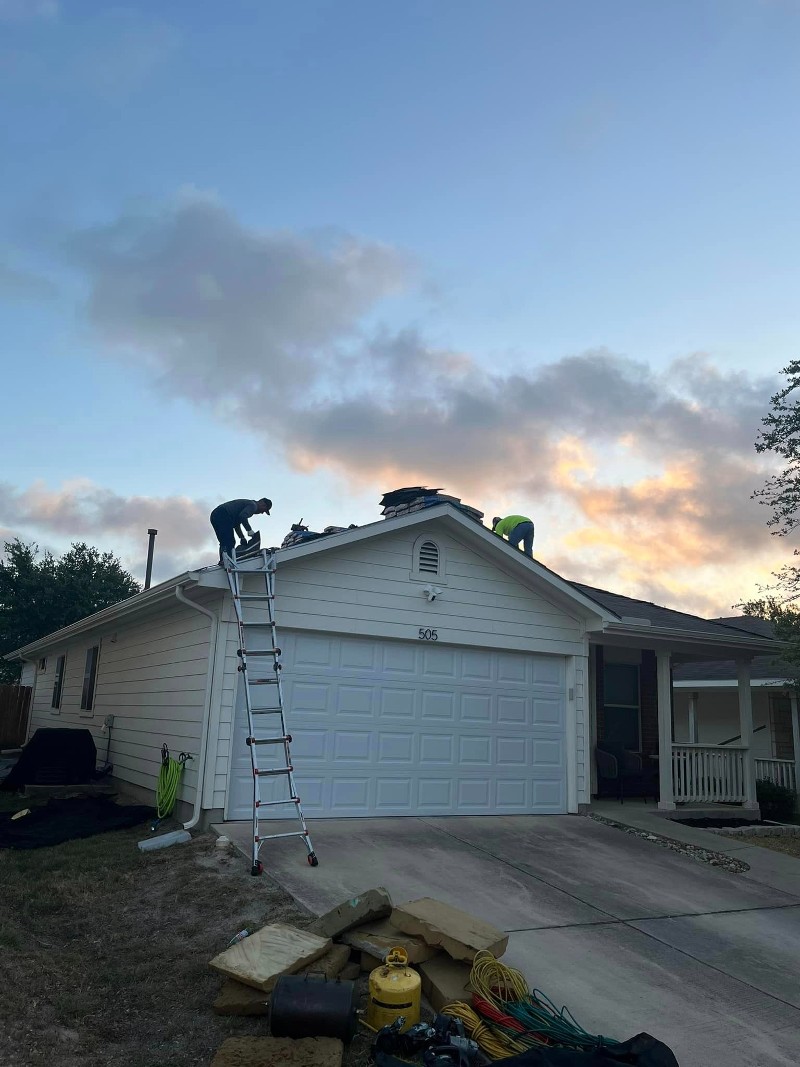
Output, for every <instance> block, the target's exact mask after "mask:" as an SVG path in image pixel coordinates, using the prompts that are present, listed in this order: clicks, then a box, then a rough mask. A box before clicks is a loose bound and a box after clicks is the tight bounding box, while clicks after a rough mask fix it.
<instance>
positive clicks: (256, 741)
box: [245, 734, 292, 745]
mask: <svg viewBox="0 0 800 1067" xmlns="http://www.w3.org/2000/svg"><path fill="white" fill-rule="evenodd" d="M245 742H246V744H248V745H284V744H286V745H290V744H291V743H292V735H291V734H284V736H283V737H247V738H245Z"/></svg>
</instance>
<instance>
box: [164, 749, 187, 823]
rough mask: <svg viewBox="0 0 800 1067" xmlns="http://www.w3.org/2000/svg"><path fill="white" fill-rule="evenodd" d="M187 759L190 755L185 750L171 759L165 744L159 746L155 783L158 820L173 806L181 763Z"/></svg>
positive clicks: (181, 767) (178, 783)
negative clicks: (158, 765)
mask: <svg viewBox="0 0 800 1067" xmlns="http://www.w3.org/2000/svg"><path fill="white" fill-rule="evenodd" d="M187 759H191V756H188V755H187V754H186V753H185V752H181V754H180V756H178V758H177V759H173V758H172V757H171V756H170V754H169V749H168V748H167V746H166V744H164V745H162V746H161V770H160V771H159V772H158V784H157V785H156V808H157V811H158V819H159V822H160V821H161V820H162V819H166V817H167V816H168V815H170V814H171V813H172V809H173V808H174V807H175V801H176V800H177V798H178V786H179V785H180V782H181V775H182V774H183V765H184V763H186V761H187Z"/></svg>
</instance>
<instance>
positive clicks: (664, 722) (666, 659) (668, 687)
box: [656, 649, 675, 811]
mask: <svg viewBox="0 0 800 1067" xmlns="http://www.w3.org/2000/svg"><path fill="white" fill-rule="evenodd" d="M670 666H671V656H670V653H669V651H664V650H662V649H658V651H657V652H656V691H657V697H658V779H659V781H658V785H659V791H658V807H659V809H660V810H661V811H673V810H674V808H675V801H674V800H673V792H672V671H671V669H670Z"/></svg>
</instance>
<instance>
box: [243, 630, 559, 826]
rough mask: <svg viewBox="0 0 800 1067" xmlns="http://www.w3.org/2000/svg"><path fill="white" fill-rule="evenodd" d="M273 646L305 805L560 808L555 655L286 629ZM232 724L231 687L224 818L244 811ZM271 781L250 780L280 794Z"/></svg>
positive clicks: (395, 809) (357, 810)
mask: <svg viewBox="0 0 800 1067" xmlns="http://www.w3.org/2000/svg"><path fill="white" fill-rule="evenodd" d="M282 645H283V662H284V671H283V680H284V692H285V697H286V709H287V720H288V728H289V732H290V733H291V734H292V736H293V744H292V759H293V763H294V766H295V773H296V779H297V784H298V792H299V794H300V798H301V801H302V804H303V808H304V810H305V812H306V814H307V815H308V816H310V817H312V818H324V817H330V818H336V817H339V818H341V817H346V816H368V815H375V816H378V815H497V814H503V815H508V814H542V815H545V814H557V813H561V812H565V811H566V810H567V809H566V803H567V800H566V768H565V755H564V719H565V714H564V709H565V699H564V697H565V669H564V660H563V658H562V657H559V656H541V655H524V654H522V653H514V652H491V651H488V650H482V649H470V648H460V647H459V648H456V647H452V646H447V645H440V644H435V643H430V642H423V641H420V642H419V643H413V642H402V641H388V640H379V639H368V638H353V637H334V636H325V635H320V634H304V633H292V632H288V631H284V632H283V634H282ZM261 721H262V722H263V721H265V720H264V719H262V720H261ZM245 737H246V719H245V714H244V708H243V699H242V695H241V693H240V694H239V699H238V701H237V712H236V729H235V731H234V739H233V743H234V745H235V748H234V759H233V761H232V767H231V790H230V796H229V802H228V812H227V817H228V818H230V819H245V818H248V817H249V816H250V815H251V803H252V776H251V772H250V762H249V755H248V751H247V748H246V745H245V741H244V738H245ZM264 752H270V753H271V756H267V757H266V758H267V759H270V758H272V759H275V750H274V749H272V748H271V747H269V748H267V747H264V748H261V749H260V752H259V754H260V753H264ZM263 765H264V766H265V767H266V766H271V765H273V764H270V763H264V764H263ZM278 781H280V783H281V784H282V783H283V782H284V779H280V780H277V779H269V778H267V779H262V785H263V788H262V797H263V799H265V800H269V799H277V798H278V797H279V796H282V795H285V793H281V792H279V791H278V790H279V789H280V788H281V787H280V786H278V785H277V782H278ZM283 788H284V789H285V786H283Z"/></svg>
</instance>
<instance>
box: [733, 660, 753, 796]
mask: <svg viewBox="0 0 800 1067" xmlns="http://www.w3.org/2000/svg"><path fill="white" fill-rule="evenodd" d="M736 679H737V685H738V688H739V733H740V734H741V743H742V745H746V746H747V750H746V751H745V754H744V807H745V808H751V809H753V808H757V807H758V801H757V800H756V764H755V759H754V757H753V694H752V691H751V689H750V660H749V659H739V660H737V661H736Z"/></svg>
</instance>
